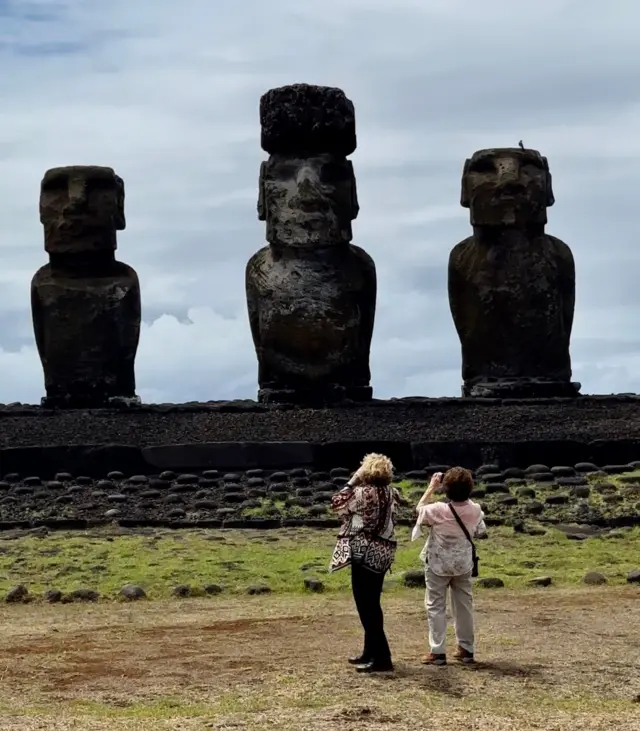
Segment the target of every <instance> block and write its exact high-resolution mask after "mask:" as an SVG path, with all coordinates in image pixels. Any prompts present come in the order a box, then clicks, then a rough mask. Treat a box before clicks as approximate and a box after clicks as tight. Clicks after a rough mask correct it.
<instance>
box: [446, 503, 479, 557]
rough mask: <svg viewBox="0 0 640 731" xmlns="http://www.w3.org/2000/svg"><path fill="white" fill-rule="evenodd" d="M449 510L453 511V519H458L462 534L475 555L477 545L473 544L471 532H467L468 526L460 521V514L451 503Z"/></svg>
mask: <svg viewBox="0 0 640 731" xmlns="http://www.w3.org/2000/svg"><path fill="white" fill-rule="evenodd" d="M449 508H450V509H451V512H452V513H453V517H454V518H455V519H456V521H457V523H458V525H459V526H460V527H461V528H462V532H463V533H464V534H465V536H466V537H467V540H468V541H469V543H470V544H471V548H472V550H473V553H474V555H475V552H476V544H475V543H474V542H473V540H472V538H471V535H470V534H469V531H468V530H467V526H466V525H465V524H464V523H463V522H462V521H461V520H460V516H459V515H458V513H456V510H455V508H454V507H453V505H452V504H451V503H449Z"/></svg>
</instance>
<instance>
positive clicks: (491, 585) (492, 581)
mask: <svg viewBox="0 0 640 731" xmlns="http://www.w3.org/2000/svg"><path fill="white" fill-rule="evenodd" d="M476 585H477V586H481V587H482V588H483V589H502V588H504V581H503V580H502V579H499V578H498V577H497V576H493V577H487V578H482V579H478V581H476Z"/></svg>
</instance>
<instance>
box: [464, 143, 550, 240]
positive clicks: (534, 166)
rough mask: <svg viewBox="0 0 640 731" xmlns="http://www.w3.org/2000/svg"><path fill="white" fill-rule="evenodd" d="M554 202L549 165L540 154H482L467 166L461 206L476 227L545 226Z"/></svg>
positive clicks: (492, 151) (502, 150) (504, 150)
mask: <svg viewBox="0 0 640 731" xmlns="http://www.w3.org/2000/svg"><path fill="white" fill-rule="evenodd" d="M554 202H555V201H554V197H553V190H552V186H551V173H550V172H549V164H548V163H547V158H546V157H542V155H540V153H539V152H538V151H537V150H520V149H518V148H497V149H489V150H479V151H478V152H476V153H474V154H473V156H472V157H471V158H470V159H468V160H467V161H466V162H465V165H464V172H463V174H462V196H461V201H460V203H461V205H462V206H463V207H464V208H469V209H470V212H471V224H472V225H473V226H495V227H499V228H526V227H528V226H536V225H543V226H544V224H545V223H546V222H547V207H549V206H552V205H553V204H554Z"/></svg>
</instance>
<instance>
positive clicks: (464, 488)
mask: <svg viewBox="0 0 640 731" xmlns="http://www.w3.org/2000/svg"><path fill="white" fill-rule="evenodd" d="M442 485H443V487H444V493H445V495H446V496H447V497H448V498H449V500H451V502H454V503H463V502H464V501H465V500H468V499H469V498H470V497H471V491H472V490H473V475H472V474H471V472H470V471H469V470H466V469H465V468H464V467H452V468H451V469H450V470H447V471H446V472H445V473H444V477H443V478H442Z"/></svg>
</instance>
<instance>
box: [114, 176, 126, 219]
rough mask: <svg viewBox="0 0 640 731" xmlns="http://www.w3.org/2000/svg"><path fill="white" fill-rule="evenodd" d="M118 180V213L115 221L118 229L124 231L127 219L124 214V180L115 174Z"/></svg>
mask: <svg viewBox="0 0 640 731" xmlns="http://www.w3.org/2000/svg"><path fill="white" fill-rule="evenodd" d="M114 178H115V181H116V215H115V217H114V223H115V227H116V231H124V230H125V228H126V226H127V220H126V218H125V216H124V180H123V179H122V178H121V177H120V176H119V175H114Z"/></svg>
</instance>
